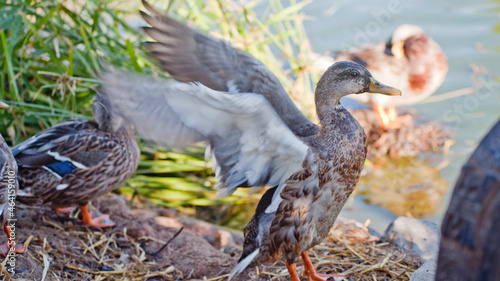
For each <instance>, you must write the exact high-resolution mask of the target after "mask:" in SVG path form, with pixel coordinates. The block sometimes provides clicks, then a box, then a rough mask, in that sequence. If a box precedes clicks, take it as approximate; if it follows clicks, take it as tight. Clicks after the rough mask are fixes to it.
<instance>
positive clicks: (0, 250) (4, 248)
mask: <svg viewBox="0 0 500 281" xmlns="http://www.w3.org/2000/svg"><path fill="white" fill-rule="evenodd" d="M15 248H16V253H18V254H22V253H24V252H25V251H26V246H24V244H16V246H15ZM9 251H10V247H9V242H5V243H3V244H1V245H0V255H2V256H7V255H8V254H9Z"/></svg>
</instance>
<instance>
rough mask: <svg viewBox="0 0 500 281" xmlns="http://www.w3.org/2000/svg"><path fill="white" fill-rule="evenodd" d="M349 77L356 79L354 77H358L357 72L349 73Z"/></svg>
mask: <svg viewBox="0 0 500 281" xmlns="http://www.w3.org/2000/svg"><path fill="white" fill-rule="evenodd" d="M349 76H350V77H351V78H356V77H358V76H359V72H357V71H352V72H351V73H349Z"/></svg>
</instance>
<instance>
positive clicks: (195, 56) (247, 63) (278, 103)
mask: <svg viewBox="0 0 500 281" xmlns="http://www.w3.org/2000/svg"><path fill="white" fill-rule="evenodd" d="M143 4H144V6H145V8H146V9H148V10H149V11H150V12H151V13H152V14H153V16H150V15H148V14H146V13H144V12H141V14H142V16H143V18H144V19H145V20H146V21H147V22H148V23H149V24H150V25H151V27H146V28H145V31H146V32H147V33H148V34H149V35H150V36H151V37H152V38H153V39H155V40H156V42H148V43H147V44H148V47H149V49H150V50H151V53H152V54H153V56H154V57H155V58H156V59H157V60H158V62H159V64H160V66H161V67H162V68H163V69H164V70H165V71H167V72H168V73H169V74H170V75H171V76H172V77H173V78H175V79H176V80H177V81H181V82H200V83H202V84H203V85H205V86H207V87H209V88H211V89H213V90H218V91H226V92H231V93H238V92H239V93H255V94H260V95H263V96H265V97H266V98H267V99H268V100H269V102H270V103H271V105H272V106H273V107H274V110H275V111H276V112H277V113H278V115H279V116H280V117H281V118H282V119H283V121H284V122H285V123H286V124H287V125H288V127H289V128H290V129H291V130H292V131H293V132H294V133H295V134H297V135H299V136H309V135H312V134H315V133H316V132H317V130H318V128H317V126H316V125H315V124H314V123H312V122H311V121H310V120H309V119H308V118H307V117H306V116H305V115H304V114H302V112H300V110H299V109H298V108H297V107H296V106H295V104H294V103H293V101H292V100H291V99H290V97H289V96H288V94H287V92H286V91H285V89H284V88H283V85H281V83H280V81H279V80H278V78H277V77H276V76H275V75H274V74H273V73H272V72H271V71H270V70H269V69H268V68H267V67H266V66H265V65H264V64H263V63H262V62H260V61H259V60H257V59H256V58H254V57H253V56H252V55H250V54H249V53H247V52H245V51H242V50H237V49H234V48H233V47H232V46H231V45H230V44H229V43H227V42H224V41H221V40H217V39H214V38H211V37H208V36H205V35H203V34H201V33H199V32H197V31H195V30H193V29H191V28H189V27H187V26H185V25H184V24H181V23H179V22H177V21H175V20H173V19H172V18H170V17H168V16H165V15H161V14H160V13H159V12H158V11H156V10H155V9H153V8H152V7H151V6H150V5H149V4H148V3H147V2H145V1H143Z"/></svg>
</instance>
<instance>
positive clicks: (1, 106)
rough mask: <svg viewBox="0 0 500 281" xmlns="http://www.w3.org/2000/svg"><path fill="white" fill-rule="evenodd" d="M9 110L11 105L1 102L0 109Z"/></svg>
mask: <svg viewBox="0 0 500 281" xmlns="http://www.w3.org/2000/svg"><path fill="white" fill-rule="evenodd" d="M7 108H9V105H8V104H6V103H4V102H1V101H0V109H7Z"/></svg>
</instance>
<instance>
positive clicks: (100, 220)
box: [80, 205, 116, 227]
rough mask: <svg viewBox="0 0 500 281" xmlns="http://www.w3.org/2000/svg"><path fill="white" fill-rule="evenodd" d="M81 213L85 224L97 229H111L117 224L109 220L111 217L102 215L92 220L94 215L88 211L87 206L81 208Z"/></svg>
mask: <svg viewBox="0 0 500 281" xmlns="http://www.w3.org/2000/svg"><path fill="white" fill-rule="evenodd" d="M80 211H81V212H82V221H83V223H85V224H87V225H91V226H95V227H111V226H115V225H116V224H115V223H114V222H113V221H112V220H111V219H110V218H109V215H100V216H98V217H96V218H92V214H91V213H90V212H89V210H88V209H87V205H83V206H80Z"/></svg>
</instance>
